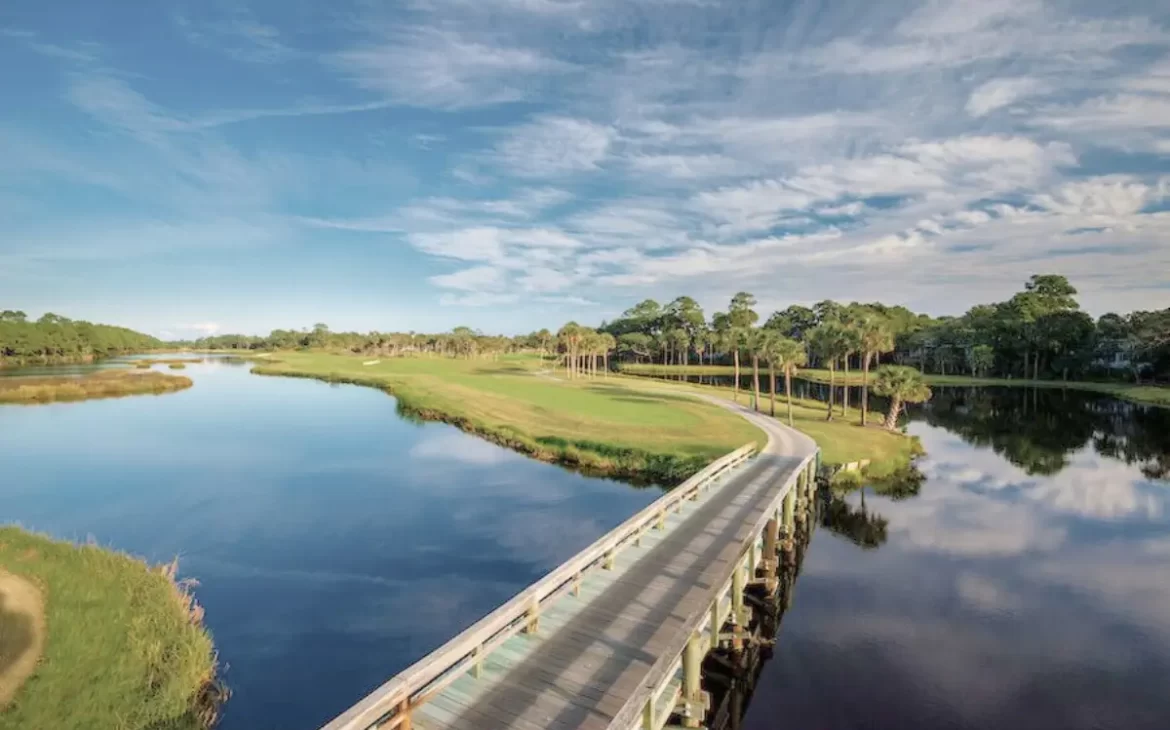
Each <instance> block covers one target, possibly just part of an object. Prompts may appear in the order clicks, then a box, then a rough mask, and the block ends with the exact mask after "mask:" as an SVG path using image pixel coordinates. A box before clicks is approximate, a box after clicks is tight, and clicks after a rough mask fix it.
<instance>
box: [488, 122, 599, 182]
mask: <svg viewBox="0 0 1170 730" xmlns="http://www.w3.org/2000/svg"><path fill="white" fill-rule="evenodd" d="M613 138H614V132H613V129H612V128H610V127H607V126H604V125H600V124H595V123H593V122H591V121H588V120H585V119H572V118H568V117H555V116H546V117H539V118H537V119H535V120H533V121H532V122H529V123H527V124H523V125H521V126H519V127H516V128H514V129H512V130H510V131H509V133H508V136H507V137H506V138H505V139H504V140H502V141H501V142H500V143H499V144H498V145H497V146H496V154H495V159H496V161H497V162H498V164H500V165H502V166H503V167H505V168H507V169H509V170H510V171H511V172H512V173H514V174H516V175H519V176H521V177H533V178H540V177H554V176H558V175H564V174H567V173H574V172H587V171H591V170H597V169H598V166H599V165H600V163H601V162H602V161H603V160H605V158H606V156H607V154H608V153H609V149H610V145H611V144H612V142H613Z"/></svg>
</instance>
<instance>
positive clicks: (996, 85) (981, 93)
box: [967, 77, 1044, 117]
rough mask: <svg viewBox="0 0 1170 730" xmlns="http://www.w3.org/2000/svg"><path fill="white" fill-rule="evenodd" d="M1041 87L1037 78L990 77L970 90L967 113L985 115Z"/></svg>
mask: <svg viewBox="0 0 1170 730" xmlns="http://www.w3.org/2000/svg"><path fill="white" fill-rule="evenodd" d="M1043 89H1044V85H1043V84H1042V83H1041V82H1040V81H1039V80H1038V79H1033V78H1028V77H1022V78H1014V79H992V80H991V81H988V82H986V83H984V84H983V85H981V86H979V87H978V88H977V89H975V90H974V91H972V92H971V97H970V98H969V99H968V100H967V113H969V114H971V115H972V116H976V117H982V116H986V115H987V114H990V113H991V112H993V111H995V110H996V109H1001V108H1003V107H1005V106H1008V105H1010V104H1013V103H1015V102H1017V101H1019V100H1020V99H1023V98H1025V97H1028V96H1033V95H1035V94H1037V93H1039V92H1041V91H1042V90H1043Z"/></svg>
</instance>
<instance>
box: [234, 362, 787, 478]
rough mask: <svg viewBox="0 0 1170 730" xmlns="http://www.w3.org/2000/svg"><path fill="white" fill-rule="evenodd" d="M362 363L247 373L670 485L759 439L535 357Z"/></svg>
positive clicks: (676, 398) (635, 389)
mask: <svg viewBox="0 0 1170 730" xmlns="http://www.w3.org/2000/svg"><path fill="white" fill-rule="evenodd" d="M367 360H368V359H367V358H363V357H355V356H348V355H338V354H328V353H322V352H282V353H279V354H278V355H276V356H275V357H274V358H272V359H269V360H267V361H264V362H262V363H260V364H258V365H257V366H256V367H255V368H254V369H253V371H252V372H254V373H257V374H261V375H283V376H299V377H308V378H316V379H319V380H326V381H330V382H342V383H356V384H359V385H368V386H372V387H376V388H381V389H384V390H386V391H388V392H390V393H392V394H393V395H394V396H395V397H396V398H398V403H399V408H400V410H401V411H402V412H403V413H404V414H405V415H408V416H411V417H416V418H420V419H424V420H430V421H442V422H445V423H450V424H452V425H455V426H457V427H458V428H460V429H462V430H464V431H466V432H468V433H473V434H475V435H477V436H481V437H483V438H485V439H487V440H489V441H493V442H495V443H497V444H500V445H502V446H506V447H508V448H511V449H514V450H516V451H519V452H522V453H525V454H528V455H530V456H533V457H535V458H537V459H541V460H543V461H549V462H554V463H560V464H566V465H570V466H573V467H576V468H580V469H581V470H583V471H585V472H587V473H591V474H596V475H606V476H615V477H621V478H626V479H635V480H651V481H658V482H664V483H676V482H678V481H680V480H682V479H683V478H685V477H687V476H689V475H690V474H693V473H694V472H695V471H698V470H699V469H700V468H702V467H703V466H704V465H705V464H707V463H708V462H710V461H711V460H713V459H715V458H717V457H719V456H722V455H723V454H726V453H727V452H728V451H732V450H734V449H736V448H738V447H740V446H742V445H744V444H745V443H748V442H749V441H757V442H760V443H762V442H763V440H764V435H763V433H762V432H761V431H760V430H759V429H757V428H756V427H754V426H752V425H751V424H749V423H747V422H746V421H744V420H743V419H742V418H739V417H738V416H736V415H735V414H733V413H730V412H727V411H724V410H722V409H720V408H718V407H717V406H713V405H710V404H706V403H701V402H696V401H695V400H694V399H691V398H688V397H686V396H684V395H678V394H672V393H669V392H665V391H658V392H649V391H648V390H647V388H645V387H644V385H642V384H640V383H637V382H632V383H631V382H627V381H628V380H631V379H625V378H621V379H618V378H610V379H604V378H597V379H592V380H574V381H566V380H561V379H557V378H553V377H551V376H550V375H549V374H548V373H545V372H543V369H544V365H543V363H542V361H541V360H540V359H539V358H536V357H529V356H512V357H504V358H501V359H500V360H499V361H488V360H455V359H450V358H441V357H434V358H429V357H420V358H388V359H384V360H381V361H380V362H378V363H377V364H375V365H363V364H362V363H363V361H367Z"/></svg>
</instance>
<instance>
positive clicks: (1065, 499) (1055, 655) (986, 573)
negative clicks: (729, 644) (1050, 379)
mask: <svg viewBox="0 0 1170 730" xmlns="http://www.w3.org/2000/svg"><path fill="white" fill-rule="evenodd" d="M935 394H936V395H935V399H934V400H933V401H932V403H931V405H930V406H929V407H928V408H920V409H918V410H916V411H914V412H913V413H912V414H911V419H912V422H911V423H910V425H909V430H910V432H911V433H913V434H916V435H918V436H919V437H920V438H921V439H922V442H923V445H924V446H925V447H926V450H927V452H928V454H929V455H928V457H927V458H926V459H924V460H923V461H922V462H921V463H920V465H919V466H920V470H921V473H922V475H923V477H924V479H923V480H922V482H921V484H919V485H918V487H917V494H916V495H915V494H914V488H913V487H912V486H911V487H906V486H903V488H902V490H901V491H900V493H898V494H896V496H898V497H899V499H891V498H890V497H888V496H880V495H878V494H876V493H875V489H874V488H873V487H870V488H868V489H867V490H865V492H864V493H857V492H853V493H850V494H848V495H837V496H834V497H833V498H831V499H828V500H826V501H825V502H823V503H822V506H821V510H822V513H821V522H822V527H820V528H819V529H818V530H817V531H816V532H815V533H814V535H813V539H812V543H811V545H810V546H809V549H808V551H807V554H806V556H805V561H804V565H803V569H802V572H801V575H800V577H799V578H798V579H797V581H796V588H795V600H794V602H793V605H792V608H791V610H790V611H789V612H788V613H787V614H786V615H785V617H784V620H783V624H782V627H781V631H780V641H779V643H778V645H777V648H776V652H775V658H774V659H773V661H772V662H771V663H769V664H768V665H767V666H766V667H765V669H764V672H763V675H762V677H761V680H760V684H759V686H758V688H757V690H756V693H755V696H754V698H753V701H752V703H751V705H750V706H749V709H748V711H747V715H746V717H745V721H744V727H745V728H747V729H749V730H764V729H765V728H769V729H770V728H777V727H801V728H818V729H819V730H825V729H831V728H842V729H844V728H849V729H860V728H902V729H905V728H910V729H913V730H916V729H921V730H939V729H949V728H955V729H958V728H996V729H997V730H1010V729H1014V728H1019V729H1021V730H1024V729H1029V730H1034V729H1046V728H1051V729H1052V730H1077V729H1080V728H1084V729H1085V730H1089V729H1091V728H1093V729H1095V728H1101V729H1107V730H1113V729H1116V730H1122V729H1127V730H1128V729H1141V728H1149V729H1150V730H1165V728H1170V482H1168V481H1167V480H1166V477H1167V476H1170V410H1165V409H1155V408H1149V407H1142V406H1135V405H1132V404H1128V403H1124V402H1120V401H1116V400H1113V399H1110V398H1105V397H1100V396H1095V395H1092V394H1085V393H1078V392H1075V391H1069V392H1064V391H1060V390H1023V389H980V390H975V389H957V388H939V389H936V390H935ZM863 498H864V502H863V501H862V500H863Z"/></svg>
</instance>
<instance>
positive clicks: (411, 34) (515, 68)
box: [329, 27, 571, 109]
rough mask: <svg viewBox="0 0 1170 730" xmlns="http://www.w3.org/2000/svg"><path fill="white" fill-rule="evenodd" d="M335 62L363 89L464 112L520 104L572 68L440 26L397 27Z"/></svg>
mask: <svg viewBox="0 0 1170 730" xmlns="http://www.w3.org/2000/svg"><path fill="white" fill-rule="evenodd" d="M329 62H330V63H331V64H333V65H334V66H335V67H337V68H339V69H341V70H343V71H344V72H345V73H346V74H347V75H348V76H349V78H350V79H351V80H352V81H353V83H355V84H356V85H357V86H359V87H361V88H363V89H367V90H369V91H374V92H378V93H381V94H385V95H387V96H388V97H390V98H391V99H394V100H395V101H397V102H399V103H401V104H408V105H413V106H434V107H438V108H443V109H461V108H469V107H480V106H490V105H494V104H500V103H504V102H510V101H519V100H521V99H524V98H526V97H527V96H529V95H530V94H531V93H532V91H533V85H534V84H536V83H537V82H539V81H540V80H541V79H542V78H546V77H550V76H552V75H555V74H558V73H563V72H565V71H567V70H569V69H571V66H570V64H568V63H566V62H564V61H560V60H557V59H555V58H553V57H552V56H549V55H546V54H544V53H541V52H540V51H538V50H533V49H530V48H520V47H507V46H501V45H493V44H488V43H482V42H479V41H477V40H473V39H469V38H466V37H464V36H463V35H461V34H460V33H457V32H454V31H447V30H439V29H437V28H426V27H421V28H420V27H415V28H403V29H396V30H394V31H391V32H388V33H386V34H385V35H382V36H378V37H376V38H375V39H374V40H371V41H369V42H367V43H365V44H362V45H359V46H355V47H353V48H350V49H347V50H344V51H339V52H338V53H336V54H334V55H333V56H331V57H330V58H329Z"/></svg>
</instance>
